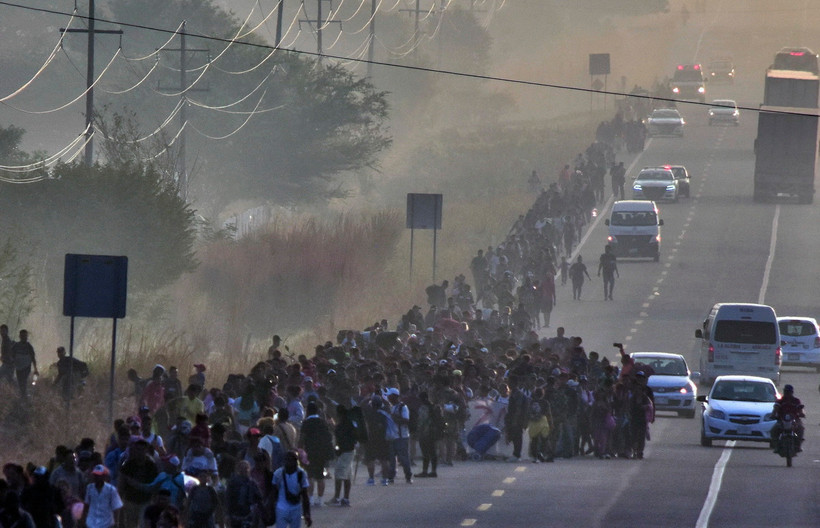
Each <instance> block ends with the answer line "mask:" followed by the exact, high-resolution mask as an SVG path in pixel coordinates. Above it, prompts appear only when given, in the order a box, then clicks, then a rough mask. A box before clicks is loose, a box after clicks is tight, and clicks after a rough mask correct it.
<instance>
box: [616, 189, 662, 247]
mask: <svg viewBox="0 0 820 528" xmlns="http://www.w3.org/2000/svg"><path fill="white" fill-rule="evenodd" d="M604 224H606V225H607V226H608V229H609V234H608V236H607V239H606V241H607V244H609V246H610V247H611V248H612V252H613V253H615V255H616V256H618V257H629V258H635V257H651V258H652V259H653V260H654V261H655V262H658V261H659V260H660V259H661V251H660V248H661V226H662V225H663V219H661V218H659V216H658V206H657V205H656V204H655V202H650V201H647V200H619V201H617V202H615V203H613V204H612V212H611V213H610V216H609V218H607V219H606V220H605V221H604Z"/></svg>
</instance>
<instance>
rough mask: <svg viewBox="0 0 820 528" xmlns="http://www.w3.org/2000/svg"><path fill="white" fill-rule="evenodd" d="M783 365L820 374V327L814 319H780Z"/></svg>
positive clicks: (787, 317)
mask: <svg viewBox="0 0 820 528" xmlns="http://www.w3.org/2000/svg"><path fill="white" fill-rule="evenodd" d="M777 325H778V326H779V327H780V340H781V342H782V347H781V349H782V352H783V363H782V364H783V365H786V366H792V367H813V368H814V369H815V370H816V371H817V372H820V326H818V325H817V320H816V319H815V318H813V317H791V316H786V317H778V318H777Z"/></svg>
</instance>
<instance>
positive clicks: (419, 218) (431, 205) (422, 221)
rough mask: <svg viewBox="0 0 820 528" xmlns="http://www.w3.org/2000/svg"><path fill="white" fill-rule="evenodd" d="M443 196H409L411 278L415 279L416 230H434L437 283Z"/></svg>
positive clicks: (434, 271)
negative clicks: (437, 253) (438, 236)
mask: <svg viewBox="0 0 820 528" xmlns="http://www.w3.org/2000/svg"><path fill="white" fill-rule="evenodd" d="M442 202H443V198H442V195H441V194H420V193H408V194H407V224H406V226H407V229H409V230H410V277H411V278H412V277H413V238H414V234H415V230H416V229H432V230H433V282H435V281H436V238H437V235H438V230H439V229H441V206H442Z"/></svg>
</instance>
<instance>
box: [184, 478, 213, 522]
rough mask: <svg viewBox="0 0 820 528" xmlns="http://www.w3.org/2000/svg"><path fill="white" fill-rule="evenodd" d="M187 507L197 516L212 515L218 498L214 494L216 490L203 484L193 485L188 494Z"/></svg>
mask: <svg viewBox="0 0 820 528" xmlns="http://www.w3.org/2000/svg"><path fill="white" fill-rule="evenodd" d="M188 499H189V501H188V509H189V511H190V512H191V514H193V515H196V516H197V517H207V516H210V515H213V513H214V512H215V511H216V505H217V502H218V501H219V498H218V497H217V495H216V490H215V489H213V488H212V487H211V486H204V485H202V484H200V485H198V486H194V487H193V488H192V489H191V493H189V494H188Z"/></svg>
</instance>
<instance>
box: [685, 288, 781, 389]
mask: <svg viewBox="0 0 820 528" xmlns="http://www.w3.org/2000/svg"><path fill="white" fill-rule="evenodd" d="M695 337H696V338H698V339H700V340H701V341H700V363H699V365H700V368H699V369H698V370H699V371H700V377H701V383H703V384H707V385H708V384H709V383H711V382H712V381H714V380H715V379H716V378H717V377H718V376H725V375H730V374H735V375H746V374H748V375H753V376H763V375H765V376H767V377H768V378H769V379H771V380H772V381H773V382H775V383H778V382H779V381H780V364H781V361H782V355H781V354H782V351H781V349H780V345H781V343H780V330H779V327H778V323H777V314H776V313H775V311H774V308H772V307H771V306H767V305H765V304H753V303H716V304H715V305H713V306H712V309H711V310H709V314H708V315H707V316H706V319H705V320H704V321H703V324H702V325H701V327H700V328H698V329H696V330H695Z"/></svg>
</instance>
